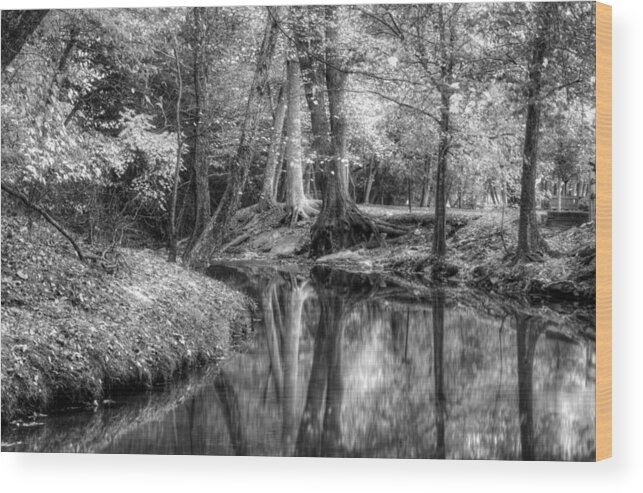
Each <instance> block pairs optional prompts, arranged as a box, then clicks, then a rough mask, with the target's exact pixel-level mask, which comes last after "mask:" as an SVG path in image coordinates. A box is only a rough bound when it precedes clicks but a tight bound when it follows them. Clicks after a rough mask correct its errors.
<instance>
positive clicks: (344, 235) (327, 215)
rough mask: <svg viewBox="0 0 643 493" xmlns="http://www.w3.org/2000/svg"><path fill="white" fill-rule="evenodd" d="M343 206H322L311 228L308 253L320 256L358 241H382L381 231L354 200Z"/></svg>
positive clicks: (313, 256) (314, 256) (312, 255)
mask: <svg viewBox="0 0 643 493" xmlns="http://www.w3.org/2000/svg"><path fill="white" fill-rule="evenodd" d="M342 209H343V210H341V211H337V210H333V209H323V210H322V211H321V213H320V215H319V217H318V218H317V221H316V222H315V224H314V225H313V228H312V231H311V248H310V256H311V257H312V258H318V257H322V256H324V255H329V254H331V253H334V252H337V251H339V250H343V249H345V248H349V247H351V246H354V245H357V244H359V243H368V242H370V241H376V242H378V243H380V244H383V240H384V239H383V237H382V232H381V231H380V228H379V227H378V225H377V224H376V223H375V221H373V219H372V218H371V217H370V216H367V215H366V214H363V213H362V212H361V211H360V210H359V209H358V208H357V207H356V206H355V205H354V204H346V205H345V207H342Z"/></svg>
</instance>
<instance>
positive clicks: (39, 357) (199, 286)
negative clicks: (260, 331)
mask: <svg viewBox="0 0 643 493" xmlns="http://www.w3.org/2000/svg"><path fill="white" fill-rule="evenodd" d="M121 254H122V258H120V259H119V261H118V262H117V264H118V265H117V268H116V270H115V272H113V273H108V272H106V271H105V270H104V269H103V268H101V267H91V266H88V265H86V264H83V263H81V262H80V261H79V260H78V259H77V258H76V256H75V254H74V252H73V250H72V249H71V247H70V246H69V245H68V244H67V243H66V241H65V240H64V239H63V238H61V237H60V236H59V235H58V234H57V233H56V232H55V231H54V230H52V229H51V228H50V227H49V226H47V225H46V224H44V223H43V224H41V223H36V224H34V226H33V228H32V229H31V231H30V230H29V229H28V227H27V223H26V220H24V219H23V218H20V217H4V216H3V218H2V307H1V313H2V422H3V423H4V422H7V421H11V420H14V419H17V418H23V417H27V416H29V415H33V414H34V413H42V412H45V411H46V410H47V409H48V408H51V407H52V406H77V405H85V406H90V407H91V406H100V405H101V402H102V401H103V399H104V398H105V397H106V396H108V395H109V392H110V391H111V390H115V389H118V388H121V387H128V388H146V387H150V386H152V385H154V384H157V383H160V382H163V381H166V380H169V379H171V378H172V377H174V376H176V375H178V374H180V373H181V372H182V371H184V370H185V369H187V368H190V367H194V366H197V365H202V364H205V363H208V362H214V361H217V360H219V359H220V358H222V357H223V356H225V355H226V354H227V352H228V351H229V349H230V346H231V340H232V335H233V334H234V333H235V332H237V331H240V330H244V329H246V328H247V327H248V326H249V323H250V312H249V310H248V308H249V300H248V299H247V298H246V297H245V296H242V295H240V294H239V293H238V292H236V291H234V290H232V289H230V288H229V287H227V286H225V285H224V284H223V283H221V282H219V281H216V280H214V279H210V278H208V277H205V276H203V275H201V274H198V273H195V272H190V271H188V270H186V269H184V268H182V267H180V266H177V265H175V264H168V263H167V262H166V261H165V257H164V256H163V255H164V253H157V252H154V251H151V250H138V251H136V250H129V249H122V250H121Z"/></svg>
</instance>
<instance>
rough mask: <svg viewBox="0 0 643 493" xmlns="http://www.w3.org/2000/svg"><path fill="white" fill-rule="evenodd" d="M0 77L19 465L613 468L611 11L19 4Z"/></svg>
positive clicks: (11, 421) (10, 367)
mask: <svg viewBox="0 0 643 493" xmlns="http://www.w3.org/2000/svg"><path fill="white" fill-rule="evenodd" d="M1 77H2V79H1V96H2V103H1V110H2V112H1V140H2V148H1V153H2V161H1V162H2V168H1V170H2V173H1V175H2V202H1V204H2V235H1V241H2V243H1V251H2V264H1V273H2V276H1V279H2V280H1V286H2V290H1V291H2V304H1V314H2V322H1V324H2V336H1V357H2V361H1V388H2V407H1V410H2V413H1V417H2V430H1V441H2V453H3V455H4V454H5V453H14V452H15V453H18V452H40V453H96V454H151V455H208V456H233V455H242V456H279V457H336V458H337V457H339V458H389V459H479V460H507V461H571V462H581V461H595V460H596V459H597V458H600V457H597V456H599V455H601V454H600V453H597V404H596V402H597V401H596V398H597V391H596V390H597V366H598V365H597V349H596V347H597V342H596V341H597V310H596V306H597V267H596V266H597V241H596V240H597V190H598V188H599V187H600V183H597V182H598V181H600V180H598V179H597V178H598V175H599V169H598V168H599V167H597V137H596V136H597V4H596V3H595V2H585V1H580V2H535V3H529V2H502V3H494V2H485V3H408V4H390V5H389V4H368V3H360V4H355V5H353V4H343V5H337V4H332V5H323V4H320V5H308V4H307V5H287V4H284V5H265V4H261V2H257V4H256V5H254V6H242V5H229V6H211V7H206V6H197V7H187V6H181V7H159V8H98V9H92V8H87V9H73V8H72V9H69V8H52V9H49V10H42V9H41V10H38V9H36V10H2V75H1ZM600 210H601V209H600V206H599V207H598V211H599V212H598V214H599V216H600ZM599 222H600V221H599ZM599 231H600V230H599ZM610 234H611V233H610ZM599 236H600V235H599ZM610 248H611V247H610ZM610 255H611V250H610ZM610 289H611V288H610ZM280 460H282V459H280ZM88 489H89V488H88Z"/></svg>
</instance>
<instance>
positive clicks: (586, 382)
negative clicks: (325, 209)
mask: <svg viewBox="0 0 643 493" xmlns="http://www.w3.org/2000/svg"><path fill="white" fill-rule="evenodd" d="M218 274H221V271H218ZM227 275H228V277H229V278H234V280H235V281H236V282H238V283H239V285H241V286H244V287H245V288H246V289H248V290H250V291H251V292H252V293H253V294H254V295H255V297H256V298H257V299H259V300H260V303H261V312H262V314H263V324H261V326H260V327H258V328H257V331H256V333H255V334H254V336H253V337H251V339H250V340H249V341H248V347H247V348H246V349H245V350H244V351H243V352H242V353H241V354H239V355H237V356H235V357H234V358H232V359H231V360H230V361H229V362H228V363H227V364H226V365H225V366H224V367H223V369H222V370H221V371H220V372H216V373H214V374H208V375H206V376H204V377H202V378H201V379H200V380H199V384H198V385H194V384H192V383H191V385H192V390H191V391H190V392H189V395H188V396H187V397H185V398H183V397H182V399H181V400H180V401H179V402H176V403H175V405H174V406H173V407H172V408H171V410H167V409H166V411H165V412H164V413H156V414H154V415H152V417H151V418H150V419H148V420H146V421H145V422H143V423H142V424H140V425H137V426H134V427H131V428H128V429H127V430H125V431H123V432H120V433H117V434H115V435H114V438H113V440H111V441H109V443H107V444H105V440H103V441H101V442H100V443H98V442H97V445H96V448H95V449H94V450H93V451H97V452H111V453H165V454H211V455H214V454H226V455H228V454H237V455H245V454H252V455H284V456H293V455H300V456H343V457H405V458H450V459H476V458H477V459H525V460H590V459H593V457H594V453H595V438H594V422H595V408H594V395H595V366H594V365H595V363H594V359H595V358H594V344H593V342H590V341H585V340H571V339H569V338H567V337H562V336H561V335H560V333H559V332H556V331H552V330H548V329H547V326H546V323H545V322H544V321H543V320H542V319H540V318H538V317H535V316H533V315H529V314H527V313H522V312H520V311H515V310H514V311H512V312H508V313H507V314H504V315H502V316H491V315H488V314H487V313H485V312H484V311H481V310H476V309H475V308H472V307H470V306H464V305H460V304H458V298H457V297H454V296H453V295H452V294H450V293H449V292H448V291H444V290H436V291H435V292H433V293H432V295H431V297H430V299H420V298H417V297H415V296H414V295H413V294H412V293H409V292H408V291H406V290H404V289H402V288H400V287H398V286H391V285H387V283H386V282H384V281H383V280H382V279H377V278H369V277H366V276H353V275H349V274H346V273H343V272H340V271H331V270H325V269H316V270H314V271H313V274H312V275H311V276H310V277H303V276H301V275H298V274H296V273H294V272H292V273H288V272H277V271H274V270H273V269H268V268H262V269H260V270H256V269H250V270H248V269H246V270H244V269H234V270H233V271H228V272H227ZM113 412H116V411H113ZM51 429H52V428H51V427H50V433H51ZM34 433H35V435H34V436H37V433H38V431H35V432H34ZM3 438H4V437H3ZM50 438H51V437H50ZM33 440H36V438H34V439H33Z"/></svg>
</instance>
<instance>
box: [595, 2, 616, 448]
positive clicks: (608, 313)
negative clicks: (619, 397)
mask: <svg viewBox="0 0 643 493" xmlns="http://www.w3.org/2000/svg"><path fill="white" fill-rule="evenodd" d="M611 456H612V7H611V6H609V5H606V4H602V3H598V2H597V3H596V460H597V461H599V460H602V459H606V458H608V457H611Z"/></svg>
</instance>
